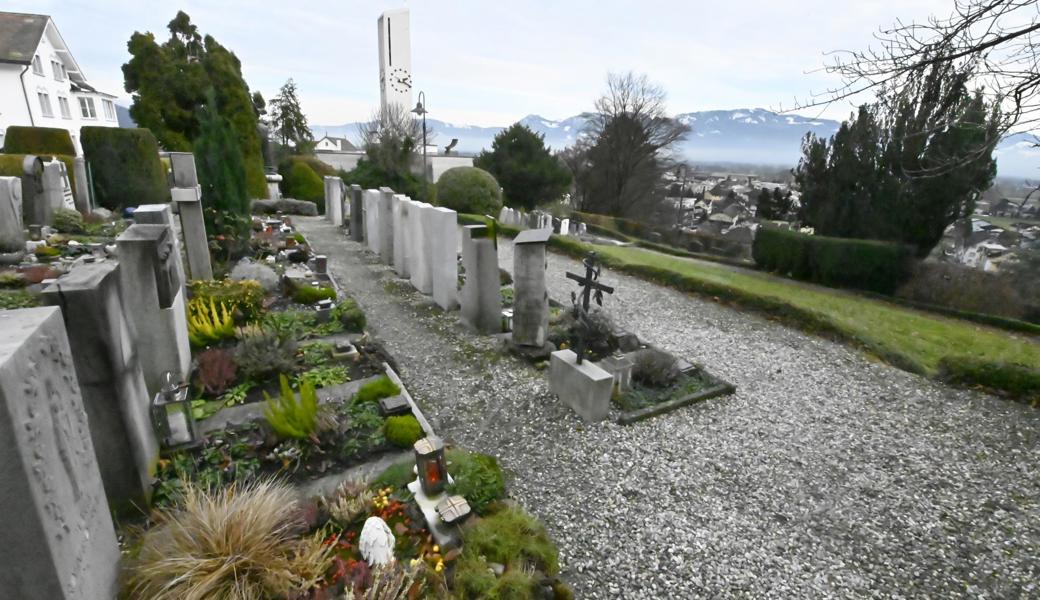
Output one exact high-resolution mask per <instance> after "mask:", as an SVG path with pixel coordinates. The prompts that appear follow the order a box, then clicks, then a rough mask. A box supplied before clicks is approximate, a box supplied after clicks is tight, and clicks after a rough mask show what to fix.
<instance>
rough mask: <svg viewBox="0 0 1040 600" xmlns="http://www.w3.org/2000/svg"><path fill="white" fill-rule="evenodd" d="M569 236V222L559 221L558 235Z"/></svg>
mask: <svg viewBox="0 0 1040 600" xmlns="http://www.w3.org/2000/svg"><path fill="white" fill-rule="evenodd" d="M570 234H571V220H570V219H560V235H570Z"/></svg>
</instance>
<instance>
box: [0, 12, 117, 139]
mask: <svg viewBox="0 0 1040 600" xmlns="http://www.w3.org/2000/svg"><path fill="white" fill-rule="evenodd" d="M115 98H116V97H115V96H113V95H112V94H106V93H104V92H101V91H98V90H97V89H95V88H94V87H93V86H91V85H90V84H89V83H88V82H87V80H86V77H84V75H83V72H82V71H81V70H80V68H79V65H78V64H77V63H76V59H75V58H73V56H72V53H71V52H70V51H69V48H68V46H66V45H65V41H64V40H63V39H62V37H61V34H60V33H59V32H58V28H57V27H56V26H55V24H54V20H53V19H51V18H50V17H49V16H47V15H30V14H21V13H8V12H0V145H2V144H3V139H4V137H5V134H6V132H7V128H8V127H9V126H11V125H21V126H27V127H57V128H61V129H67V130H68V131H69V134H70V135H71V136H72V142H73V144H74V145H75V147H76V154H77V155H80V156H82V154H83V148H82V146H81V145H80V127H83V126H85V125H87V126H99V127H118V126H119V120H118V117H117V115H116V106H115V102H114V101H115Z"/></svg>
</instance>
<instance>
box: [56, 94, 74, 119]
mask: <svg viewBox="0 0 1040 600" xmlns="http://www.w3.org/2000/svg"><path fill="white" fill-rule="evenodd" d="M58 108H59V109H61V118H63V119H71V118H72V110H71V109H70V108H69V99H68V98H66V97H65V96H58Z"/></svg>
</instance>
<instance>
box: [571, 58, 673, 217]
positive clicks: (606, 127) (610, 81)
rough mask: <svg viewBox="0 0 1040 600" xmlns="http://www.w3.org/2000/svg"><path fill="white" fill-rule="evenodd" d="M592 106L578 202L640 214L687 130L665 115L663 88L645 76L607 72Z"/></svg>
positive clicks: (653, 195) (598, 208) (611, 211)
mask: <svg viewBox="0 0 1040 600" xmlns="http://www.w3.org/2000/svg"><path fill="white" fill-rule="evenodd" d="M595 106H596V112H595V113H594V114H593V115H592V116H591V117H590V119H589V121H588V123H587V125H586V128H585V133H586V135H587V136H588V139H589V143H590V145H589V150H588V152H587V154H586V158H587V164H588V167H589V169H590V173H589V175H588V177H587V178H586V180H585V182H584V184H585V186H586V187H585V189H584V190H582V193H581V196H583V197H584V199H585V202H584V203H585V204H587V205H590V206H589V208H593V209H594V210H596V211H598V212H603V213H606V214H611V215H616V216H632V215H635V214H637V213H640V214H645V213H644V210H645V209H646V208H649V206H648V204H652V202H653V200H654V199H655V198H657V199H659V198H660V197H661V194H659V193H658V192H659V191H660V190H659V188H660V186H661V180H662V176H663V175H664V173H665V172H667V171H668V170H669V169H670V168H671V167H672V165H673V164H674V161H673V160H672V157H671V155H670V150H671V149H672V148H673V147H674V145H675V144H676V143H678V142H680V141H682V140H683V139H684V138H685V137H686V134H687V133H689V131H690V128H689V127H688V126H687V125H685V124H683V123H680V122H678V121H676V120H675V119H673V118H671V117H669V116H668V114H667V112H666V107H665V92H664V90H663V89H662V88H661V87H660V86H658V85H656V84H653V83H651V82H650V81H649V80H648V79H647V77H646V76H645V75H636V74H634V73H625V74H614V73H612V74H610V75H609V76H608V78H607V91H606V92H605V93H604V94H603V96H601V97H600V98H599V99H598V100H596V105H595ZM575 180H576V181H577V180H578V177H577V176H576V177H575Z"/></svg>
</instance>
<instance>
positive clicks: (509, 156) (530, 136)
mask: <svg viewBox="0 0 1040 600" xmlns="http://www.w3.org/2000/svg"><path fill="white" fill-rule="evenodd" d="M473 166H475V167H479V168H481V169H484V170H485V171H487V172H489V173H491V174H492V175H494V176H495V179H497V180H498V182H499V184H500V185H501V186H502V190H503V191H504V192H505V204H506V206H511V207H513V208H521V209H525V210H531V209H533V208H535V207H536V206H538V205H540V204H545V203H547V202H552V201H553V200H556V199H557V198H559V197H560V196H562V195H563V193H564V192H566V191H567V189H568V187H569V186H570V184H571V180H572V178H571V174H570V171H568V170H567V168H566V167H565V166H564V165H563V164H561V162H560V161H559V160H557V158H556V157H554V156H553V155H552V154H550V152H549V149H548V148H547V147H546V146H545V136H544V135H540V134H537V133H535V132H533V131H531V130H530V129H528V128H527V127H526V126H524V125H521V124H520V123H514V124H513V125H512V126H511V127H509V128H508V129H505V130H503V131H502V132H500V133H499V134H498V135H496V136H495V139H494V141H493V142H492V143H491V151H490V152H489V151H487V150H485V151H483V152H481V153H480V155H479V156H477V158H476V159H474V160H473Z"/></svg>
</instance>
